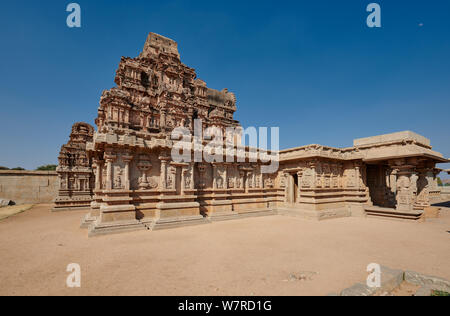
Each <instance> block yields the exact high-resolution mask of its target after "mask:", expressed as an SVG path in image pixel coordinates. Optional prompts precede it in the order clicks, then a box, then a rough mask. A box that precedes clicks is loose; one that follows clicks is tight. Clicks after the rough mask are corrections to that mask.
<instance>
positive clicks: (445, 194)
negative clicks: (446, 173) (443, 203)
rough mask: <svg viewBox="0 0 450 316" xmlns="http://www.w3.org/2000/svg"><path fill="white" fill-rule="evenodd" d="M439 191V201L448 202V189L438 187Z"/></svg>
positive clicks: (449, 193)
mask: <svg viewBox="0 0 450 316" xmlns="http://www.w3.org/2000/svg"><path fill="white" fill-rule="evenodd" d="M439 189H440V190H441V199H442V200H447V201H450V187H439Z"/></svg>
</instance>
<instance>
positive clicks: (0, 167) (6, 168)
mask: <svg viewBox="0 0 450 316" xmlns="http://www.w3.org/2000/svg"><path fill="white" fill-rule="evenodd" d="M0 170H9V168H8V167H3V166H0Z"/></svg>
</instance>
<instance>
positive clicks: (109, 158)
mask: <svg viewBox="0 0 450 316" xmlns="http://www.w3.org/2000/svg"><path fill="white" fill-rule="evenodd" d="M105 160H106V190H112V188H113V181H114V180H113V168H112V167H113V166H112V165H113V162H114V161H115V160H116V156H115V155H113V154H111V153H105Z"/></svg>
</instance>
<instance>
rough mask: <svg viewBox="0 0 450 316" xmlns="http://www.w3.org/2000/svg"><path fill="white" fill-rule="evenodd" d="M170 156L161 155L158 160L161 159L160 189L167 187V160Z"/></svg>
mask: <svg viewBox="0 0 450 316" xmlns="http://www.w3.org/2000/svg"><path fill="white" fill-rule="evenodd" d="M169 159H170V158H168V157H164V156H161V157H159V160H160V161H161V175H160V177H159V180H160V187H161V189H162V190H165V189H167V162H168V161H169Z"/></svg>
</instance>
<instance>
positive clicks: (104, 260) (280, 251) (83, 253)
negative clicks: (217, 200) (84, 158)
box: [0, 205, 450, 295]
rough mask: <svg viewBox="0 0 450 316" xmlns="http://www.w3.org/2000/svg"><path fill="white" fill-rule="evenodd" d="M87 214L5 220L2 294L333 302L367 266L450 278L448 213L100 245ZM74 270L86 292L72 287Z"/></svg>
mask: <svg viewBox="0 0 450 316" xmlns="http://www.w3.org/2000/svg"><path fill="white" fill-rule="evenodd" d="M85 213H86V212H85V211H72V212H61V213H51V212H50V206H49V205H47V206H45V205H38V206H35V207H33V208H32V209H31V210H28V211H26V212H24V213H21V214H17V215H15V216H13V217H9V218H7V219H5V220H2V221H1V222H0V258H1V262H0V264H1V269H0V295H327V294H329V293H333V292H334V293H337V292H339V291H341V290H342V289H344V288H347V287H349V286H352V285H353V284H355V283H357V282H361V281H363V280H365V279H366V277H367V272H366V267H367V265H368V264H369V263H379V264H382V265H385V266H388V267H390V268H394V269H404V270H414V271H417V272H420V273H423V274H428V275H434V276H438V277H443V278H446V279H450V209H449V208H447V209H443V210H442V217H441V218H440V219H432V220H428V221H427V222H425V223H416V222H412V223H411V222H402V221H392V220H384V219H372V218H367V219H366V218H355V217H352V218H341V219H334V220H327V221H321V222H317V221H311V220H304V219H299V218H292V217H284V216H271V217H262V218H248V219H241V220H235V221H227V222H218V223H214V224H209V225H200V226H193V227H184V228H178V229H175V230H163V231H154V232H150V231H139V232H131V233H124V234H118V235H108V236H102V237H95V238H88V237H87V230H83V229H80V228H79V224H80V220H81V218H82V216H83V214H85ZM70 263H78V264H80V266H81V273H82V275H81V288H68V287H66V278H67V277H68V275H69V273H68V272H66V268H67V265H68V264H70ZM305 276H306V277H305Z"/></svg>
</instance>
